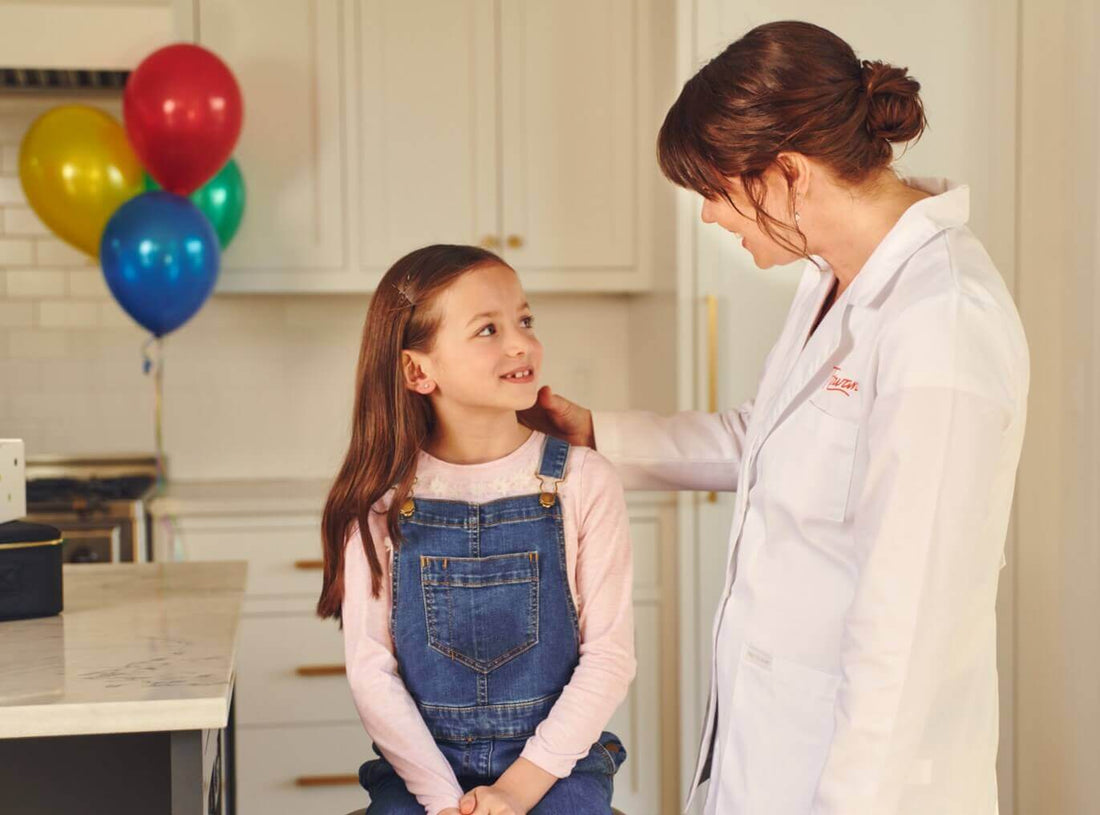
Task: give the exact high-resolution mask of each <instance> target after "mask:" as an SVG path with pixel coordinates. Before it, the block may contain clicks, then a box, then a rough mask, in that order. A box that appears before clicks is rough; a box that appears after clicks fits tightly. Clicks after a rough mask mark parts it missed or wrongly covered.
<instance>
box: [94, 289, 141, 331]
mask: <svg viewBox="0 0 1100 815" xmlns="http://www.w3.org/2000/svg"><path fill="white" fill-rule="evenodd" d="M104 285H106V284H104ZM99 324H100V325H101V326H103V328H106V329H116V330H117V329H123V328H133V327H134V321H133V319H132V318H131V317H130V315H129V314H127V313H126V312H125V311H123V310H122V306H120V305H119V304H118V303H117V302H116V301H115V300H113V299H112V300H109V301H107V302H104V303H100V304H99Z"/></svg>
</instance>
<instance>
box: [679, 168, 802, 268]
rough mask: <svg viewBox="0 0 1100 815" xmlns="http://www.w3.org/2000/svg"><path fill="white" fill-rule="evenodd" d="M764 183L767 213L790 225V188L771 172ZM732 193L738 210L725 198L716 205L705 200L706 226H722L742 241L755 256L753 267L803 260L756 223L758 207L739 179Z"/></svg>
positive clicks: (730, 187) (701, 214)
mask: <svg viewBox="0 0 1100 815" xmlns="http://www.w3.org/2000/svg"><path fill="white" fill-rule="evenodd" d="M764 182H765V189H766V191H767V192H766V197H765V199H764V207H765V209H766V210H767V211H768V213H769V214H771V215H772V217H774V218H777V219H778V220H779V221H780V222H782V223H786V222H787V221H788V217H787V216H785V215H784V213H789V212H790V206H789V204H788V202H787V195H788V193H787V187H786V184H785V183H784V182H783V180H782V176H781V175H780V174H778V173H773V172H767V173H765V174H764ZM728 191H729V196H730V198H731V199H733V203H734V204H736V205H737V206H736V207H732V206H730V203H729V201H727V200H726V199H725V198H717V199H715V200H713V201H712V200H710V199H709V198H704V199H703V211H702V212H701V213H700V217H701V218H702V219H703V223H706V224H718V225H719V226H720V227H722V228H723V229H725V230H726V231H727V232H732V233H733V234H734V237H737V238H740V239H741V245H742V246H743V247H744V248H745V249H748V250H749V252H750V253H752V260H753V263H755V264H756V266H757V267H758V268H760V269H767V268H770V267H772V266H779V265H783V264H787V263H793V262H794V261H796V260H799V259H801V255H796V254H795V253H794V252H792V251H791V250H790V249H787V248H785V247H783V246H781V245H780V244H778V243H776V242H775V241H774V240H772V238H771V237H769V236H768V234H767V233H766V232H764V230H762V229H761V228H760V226H759V225H758V224H757V223H756V217H755V216H756V207H755V206H753V203H752V200H751V199H750V198H749V195H748V193H747V192H745V188H744V186H743V185H742V184H741V181H740V180H739V179H735V178H733V179H730V184H729V189H728ZM738 210H740V212H738ZM792 226H793V224H792Z"/></svg>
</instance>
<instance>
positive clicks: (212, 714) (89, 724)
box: [0, 561, 246, 738]
mask: <svg viewBox="0 0 1100 815" xmlns="http://www.w3.org/2000/svg"><path fill="white" fill-rule="evenodd" d="M62 568H63V570H64V592H65V610H64V612H62V614H61V615H60V616H56V617H45V618H40V619H36V620H9V621H5V622H0V738H26V737H32V736H72V735H87V734H93V733H139V732H150V731H162V730H200V729H207V728H220V727H224V726H225V725H226V723H227V721H228V718H229V702H230V697H231V694H232V690H233V680H234V675H235V665H236V650H237V624H238V618H239V616H240V608H241V600H242V597H243V594H244V585H245V570H246V564H245V563H243V562H236V561H228V562H218V563H120V564H65V565H64V566H63V567H62Z"/></svg>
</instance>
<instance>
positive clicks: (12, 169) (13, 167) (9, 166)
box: [0, 144, 19, 175]
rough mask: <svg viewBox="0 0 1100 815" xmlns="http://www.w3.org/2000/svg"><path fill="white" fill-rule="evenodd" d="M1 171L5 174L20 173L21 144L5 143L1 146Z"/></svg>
mask: <svg viewBox="0 0 1100 815" xmlns="http://www.w3.org/2000/svg"><path fill="white" fill-rule="evenodd" d="M0 172H2V173H4V175H18V174H19V145H18V144H5V145H4V146H3V147H0Z"/></svg>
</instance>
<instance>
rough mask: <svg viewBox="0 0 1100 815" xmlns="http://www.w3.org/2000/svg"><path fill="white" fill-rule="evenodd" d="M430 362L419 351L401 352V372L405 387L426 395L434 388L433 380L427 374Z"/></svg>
mask: <svg viewBox="0 0 1100 815" xmlns="http://www.w3.org/2000/svg"><path fill="white" fill-rule="evenodd" d="M430 367H431V364H430V363H429V361H428V358H427V357H426V356H424V355H423V354H421V353H420V352H419V351H402V352H401V372H402V374H403V375H404V378H405V387H406V388H408V389H409V390H411V391H413V392H415V393H419V394H422V395H424V396H427V395H428V394H429V393H431V392H432V391H433V390H435V381H434V380H433V379H432V377H431V376H430V375H429V374H428V370H427V369H428V368H430Z"/></svg>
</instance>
